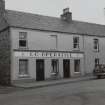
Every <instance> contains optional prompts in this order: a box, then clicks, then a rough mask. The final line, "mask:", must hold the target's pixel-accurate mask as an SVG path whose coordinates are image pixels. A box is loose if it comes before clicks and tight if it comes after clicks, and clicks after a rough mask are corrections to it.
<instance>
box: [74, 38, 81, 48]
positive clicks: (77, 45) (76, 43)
mask: <svg viewBox="0 0 105 105" xmlns="http://www.w3.org/2000/svg"><path fill="white" fill-rule="evenodd" d="M75 39H76V41H75ZM73 48H74V49H79V48H80V45H79V37H78V36H75V37H73Z"/></svg>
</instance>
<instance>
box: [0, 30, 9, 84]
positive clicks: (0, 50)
mask: <svg viewBox="0 0 105 105" xmlns="http://www.w3.org/2000/svg"><path fill="white" fill-rule="evenodd" d="M10 55H11V50H10V35H9V28H7V29H5V30H3V31H1V32H0V84H2V85H10V84H11V80H10V77H11V76H10V70H11V65H10V64H11V56H10Z"/></svg>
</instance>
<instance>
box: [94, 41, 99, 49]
mask: <svg viewBox="0 0 105 105" xmlns="http://www.w3.org/2000/svg"><path fill="white" fill-rule="evenodd" d="M94 50H95V51H99V39H94Z"/></svg>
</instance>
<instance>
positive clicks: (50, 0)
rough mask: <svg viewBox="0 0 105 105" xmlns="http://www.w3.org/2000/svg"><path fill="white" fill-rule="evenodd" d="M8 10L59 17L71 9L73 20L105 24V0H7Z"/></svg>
mask: <svg viewBox="0 0 105 105" xmlns="http://www.w3.org/2000/svg"><path fill="white" fill-rule="evenodd" d="M5 1H6V9H10V10H18V11H25V12H31V13H35V14H42V15H47V16H54V17H59V16H60V15H61V13H62V9H63V8H66V7H69V8H70V11H71V12H72V15H73V20H80V21H86V22H92V23H98V24H105V12H104V8H105V0H5Z"/></svg>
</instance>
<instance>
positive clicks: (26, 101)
mask: <svg viewBox="0 0 105 105" xmlns="http://www.w3.org/2000/svg"><path fill="white" fill-rule="evenodd" d="M0 105H105V79H96V80H89V81H79V82H75V83H69V84H62V85H56V86H50V87H43V88H37V89H24V90H23V89H22V90H20V91H15V92H12V93H11V92H10V93H8V94H0Z"/></svg>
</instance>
